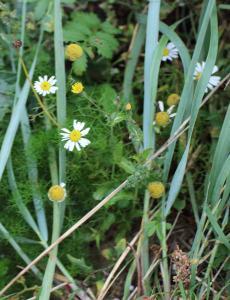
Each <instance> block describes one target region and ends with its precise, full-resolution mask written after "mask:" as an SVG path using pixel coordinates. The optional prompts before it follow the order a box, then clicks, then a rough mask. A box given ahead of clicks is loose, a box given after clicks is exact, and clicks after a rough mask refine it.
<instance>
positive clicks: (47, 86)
mask: <svg viewBox="0 0 230 300" xmlns="http://www.w3.org/2000/svg"><path fill="white" fill-rule="evenodd" d="M50 88H51V84H50V83H49V82H48V81H43V82H42V83H41V89H42V90H43V91H49V90H50Z"/></svg>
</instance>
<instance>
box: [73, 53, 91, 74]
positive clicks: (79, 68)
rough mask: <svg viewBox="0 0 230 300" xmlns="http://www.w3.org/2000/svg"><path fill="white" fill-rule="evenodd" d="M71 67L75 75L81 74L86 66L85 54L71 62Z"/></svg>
mask: <svg viewBox="0 0 230 300" xmlns="http://www.w3.org/2000/svg"><path fill="white" fill-rule="evenodd" d="M72 67H73V73H74V74H76V75H77V76H82V75H83V73H84V72H85V71H86V68H87V56H86V55H85V53H84V54H83V55H82V56H81V57H80V58H78V59H77V60H75V61H74V62H73V64H72Z"/></svg>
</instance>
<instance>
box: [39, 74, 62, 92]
mask: <svg viewBox="0 0 230 300" xmlns="http://www.w3.org/2000/svg"><path fill="white" fill-rule="evenodd" d="M38 79H39V81H35V83H34V88H35V90H36V91H37V93H38V94H40V95H42V96H46V95H48V94H55V93H56V90H57V89H58V87H56V86H55V83H56V82H57V80H56V79H55V76H51V77H50V78H49V79H48V76H47V75H45V76H44V77H41V76H39V77H38Z"/></svg>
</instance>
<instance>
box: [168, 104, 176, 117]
mask: <svg viewBox="0 0 230 300" xmlns="http://www.w3.org/2000/svg"><path fill="white" fill-rule="evenodd" d="M174 107H175V105H172V106H170V107H169V109H168V110H167V113H168V114H169V115H170V114H171V112H172V111H173V109H174Z"/></svg>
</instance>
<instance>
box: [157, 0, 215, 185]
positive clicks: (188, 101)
mask: <svg viewBox="0 0 230 300" xmlns="http://www.w3.org/2000/svg"><path fill="white" fill-rule="evenodd" d="M214 3H215V1H214V0H210V1H209V4H208V6H207V9H206V11H205V15H204V19H203V23H202V26H201V29H200V31H199V35H198V39H197V42H196V46H195V50H194V53H193V57H192V61H191V63H190V66H189V69H188V72H187V77H186V80H185V84H184V88H183V91H182V94H181V99H180V102H179V106H178V109H177V115H176V117H175V119H174V122H173V126H172V130H171V136H172V135H173V134H174V133H175V132H176V130H177V129H178V128H179V127H180V125H181V123H182V122H183V120H184V119H185V118H186V115H185V112H186V111H187V114H190V110H188V108H190V107H191V105H192V101H193V96H192V91H193V80H192V78H193V73H194V69H195V65H196V63H197V61H198V59H199V57H200V53H201V50H202V44H203V41H204V38H205V34H206V31H207V27H208V23H209V20H210V16H211V13H212V10H213V7H214ZM214 46H216V45H214ZM175 145H176V143H173V144H172V145H170V147H169V149H168V151H167V153H166V157H165V163H164V172H163V180H164V181H165V182H167V178H168V173H169V169H170V166H171V162H172V157H173V153H174V149H175Z"/></svg>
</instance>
